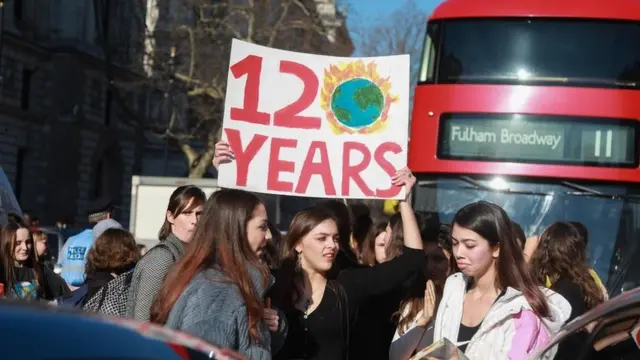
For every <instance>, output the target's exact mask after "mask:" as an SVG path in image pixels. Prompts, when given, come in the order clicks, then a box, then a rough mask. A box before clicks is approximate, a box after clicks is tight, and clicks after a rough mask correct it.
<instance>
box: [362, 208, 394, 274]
mask: <svg viewBox="0 0 640 360" xmlns="http://www.w3.org/2000/svg"><path fill="white" fill-rule="evenodd" d="M388 226H389V219H388V218H386V217H384V218H380V219H376V220H374V222H373V225H372V226H371V229H369V233H368V234H367V238H366V239H365V240H364V244H363V245H362V263H363V264H364V265H369V266H374V265H376V264H382V263H383V262H385V261H387V247H388V245H389V237H390V236H389V233H388V232H387V227H388Z"/></svg>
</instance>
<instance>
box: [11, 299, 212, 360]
mask: <svg viewBox="0 0 640 360" xmlns="http://www.w3.org/2000/svg"><path fill="white" fill-rule="evenodd" d="M0 322H1V323H2V327H0V338H1V339H2V340H3V342H4V343H5V344H11V346H7V347H5V350H3V357H5V356H6V357H7V358H25V359H28V358H40V357H42V356H43V355H46V357H47V358H60V359H63V358H83V359H84V358H87V359H91V358H96V357H100V358H105V359H106V358H114V359H117V358H123V357H126V358H127V359H137V358H140V359H142V358H144V359H181V360H182V359H184V358H183V357H182V356H181V355H180V354H181V353H183V352H184V350H182V349H179V350H178V348H180V347H182V346H185V347H186V348H189V349H190V350H197V351H198V352H199V353H201V354H202V355H203V357H209V356H210V355H214V354H215V352H216V351H220V348H218V347H215V346H213V345H211V344H207V343H206V342H204V341H202V340H200V339H197V338H195V337H193V336H190V335H185V334H182V333H180V332H177V331H174V330H171V329H167V328H163V327H161V326H157V325H152V324H149V323H140V322H136V321H133V320H124V319H115V318H114V319H109V318H103V317H100V316H97V315H90V314H87V313H83V312H79V311H71V310H62V309H59V308H56V307H54V306H50V305H43V304H29V305H26V304H24V303H22V302H14V301H8V300H3V301H0ZM170 333H171V334H173V336H170V335H169V334H170ZM159 334H164V335H162V336H160V335H159ZM190 345H191V346H190ZM198 348H199V349H198ZM7 351H8V353H7ZM12 351H15V353H14V354H12V353H11V352H12ZM179 352H180V353H179ZM222 358H224V357H222Z"/></svg>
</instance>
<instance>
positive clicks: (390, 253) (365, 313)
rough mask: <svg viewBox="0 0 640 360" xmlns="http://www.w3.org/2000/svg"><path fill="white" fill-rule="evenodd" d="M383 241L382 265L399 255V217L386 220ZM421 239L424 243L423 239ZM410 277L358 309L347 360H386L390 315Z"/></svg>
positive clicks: (390, 335) (391, 330)
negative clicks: (384, 244) (348, 359)
mask: <svg viewBox="0 0 640 360" xmlns="http://www.w3.org/2000/svg"><path fill="white" fill-rule="evenodd" d="M385 239H388V240H386V246H385V248H384V249H383V250H384V259H383V261H382V262H387V261H391V260H393V259H395V258H397V257H398V256H400V255H402V251H403V248H404V230H403V225H402V216H401V214H400V213H396V214H393V215H392V216H391V217H390V218H389V222H388V223H387V224H386V227H385ZM422 239H423V241H424V239H425V238H424V237H423V238H422ZM374 265H375V264H374ZM413 277H415V275H413V276H412V277H411V278H410V279H408V280H407V281H405V282H403V283H401V284H399V285H398V286H396V287H394V288H393V289H391V290H389V291H386V292H384V293H382V294H378V295H376V296H371V297H370V298H369V299H367V301H366V302H364V303H363V304H362V305H361V306H360V308H359V309H358V313H357V315H358V316H357V321H356V323H355V324H354V327H353V331H352V337H351V344H350V349H349V351H350V355H349V357H350V358H357V357H362V358H366V359H372V360H387V359H388V358H389V351H388V350H389V345H390V344H391V340H392V338H393V333H394V331H395V328H396V326H395V323H394V321H393V314H394V313H395V312H396V311H397V310H398V306H399V305H400V302H401V301H402V299H403V298H404V297H405V296H406V293H407V290H408V287H409V285H410V283H411V279H412V278H413Z"/></svg>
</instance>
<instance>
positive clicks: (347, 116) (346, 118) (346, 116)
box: [333, 105, 351, 123]
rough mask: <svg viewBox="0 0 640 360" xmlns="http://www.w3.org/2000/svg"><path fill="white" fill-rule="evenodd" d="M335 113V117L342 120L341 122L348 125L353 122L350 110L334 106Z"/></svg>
mask: <svg viewBox="0 0 640 360" xmlns="http://www.w3.org/2000/svg"><path fill="white" fill-rule="evenodd" d="M333 113H334V114H335V116H336V117H337V118H338V119H340V120H341V121H343V122H345V123H348V122H350V121H351V113H350V112H349V110H347V109H345V108H343V107H340V106H337V105H336V106H334V107H333Z"/></svg>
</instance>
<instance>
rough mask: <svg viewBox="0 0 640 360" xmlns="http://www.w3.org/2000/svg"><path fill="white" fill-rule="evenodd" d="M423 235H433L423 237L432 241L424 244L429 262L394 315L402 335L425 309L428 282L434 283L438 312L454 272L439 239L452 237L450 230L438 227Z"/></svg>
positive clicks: (413, 280)
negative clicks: (447, 284) (449, 278)
mask: <svg viewBox="0 0 640 360" xmlns="http://www.w3.org/2000/svg"><path fill="white" fill-rule="evenodd" d="M442 232H444V234H442ZM422 233H425V235H426V234H431V236H430V237H426V236H425V237H423V239H430V241H425V244H424V245H425V246H424V252H425V257H426V258H427V261H426V263H425V266H424V269H423V271H422V272H421V273H417V274H415V275H414V276H413V278H412V279H411V285H410V286H409V292H408V294H407V296H406V297H405V298H404V300H402V302H400V308H399V309H398V311H397V312H395V313H394V314H393V320H394V322H395V323H396V324H397V327H398V333H399V334H400V335H403V334H404V332H405V331H406V329H407V328H408V327H409V325H411V324H412V323H413V321H414V320H415V318H416V317H417V316H418V313H419V312H420V310H422V309H423V308H424V292H425V290H426V288H427V280H431V281H433V285H434V288H435V291H436V303H435V309H436V310H437V309H438V306H439V305H440V299H441V298H442V293H443V291H444V284H445V282H446V281H447V276H449V274H450V273H451V272H452V271H453V268H451V267H450V265H449V263H448V260H447V257H446V256H445V254H444V251H443V249H442V248H441V247H440V245H439V244H438V238H439V237H441V236H450V235H451V233H450V232H449V231H448V228H446V227H441V226H440V225H438V227H437V228H436V227H428V228H425V229H424V230H423V231H422ZM434 233H435V234H437V236H433V235H432V234H434ZM427 236H428V235H427ZM434 240H435V241H434ZM429 244H430V245H429Z"/></svg>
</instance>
